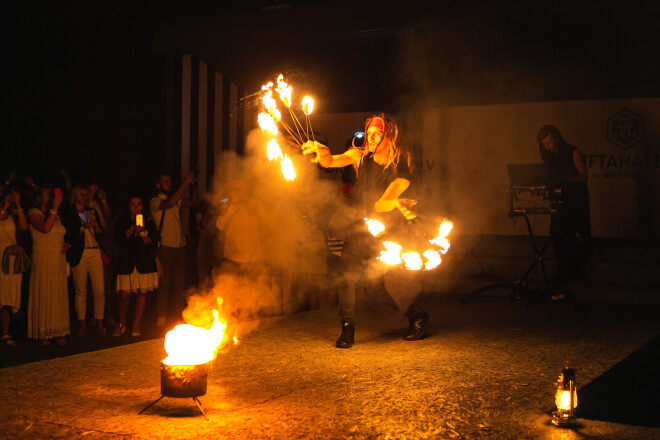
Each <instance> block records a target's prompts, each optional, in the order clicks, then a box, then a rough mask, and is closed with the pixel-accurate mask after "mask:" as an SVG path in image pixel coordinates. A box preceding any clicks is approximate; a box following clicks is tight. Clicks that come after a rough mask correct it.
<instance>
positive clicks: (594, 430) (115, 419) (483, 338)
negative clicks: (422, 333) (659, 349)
mask: <svg viewBox="0 0 660 440" xmlns="http://www.w3.org/2000/svg"><path fill="white" fill-rule="evenodd" d="M422 302H423V304H424V305H425V306H426V307H427V309H428V311H429V312H430V314H431V317H432V321H431V324H430V326H429V332H428V333H429V336H428V337H427V338H426V339H424V340H422V341H416V342H405V341H403V340H401V334H402V332H403V330H404V328H405V327H406V325H407V320H406V319H405V318H404V317H402V316H401V315H400V314H398V313H397V312H396V311H395V310H392V309H389V308H387V307H384V306H372V305H370V306H369V307H366V305H364V306H363V307H362V309H358V322H357V326H356V345H355V346H354V347H353V348H352V349H348V350H340V349H337V348H335V347H334V341H335V339H336V337H337V336H338V333H339V321H338V318H337V317H336V313H337V311H336V308H332V309H325V310H316V311H311V312H305V313H299V314H294V315H290V316H286V317H282V318H276V319H271V320H267V321H264V322H262V323H261V325H260V326H259V328H257V329H256V330H254V331H252V332H251V333H249V334H247V335H246V336H245V337H243V338H242V341H241V343H240V345H239V346H238V347H236V348H233V349H232V350H230V351H229V352H227V353H225V354H221V355H219V356H218V358H217V359H216V360H215V361H214V363H213V366H212V369H211V371H210V372H209V378H208V392H207V394H206V395H205V396H203V397H200V400H201V402H202V404H203V408H204V410H205V411H206V414H207V415H208V417H209V418H210V421H208V422H207V421H206V420H205V419H204V417H203V416H202V415H201V413H200V412H199V410H198V408H197V407H196V406H195V403H194V402H193V401H192V399H174V398H164V399H163V400H161V401H160V402H158V403H157V404H156V405H155V406H153V407H151V408H150V409H148V410H147V411H146V412H145V413H143V414H142V415H138V412H139V411H140V410H141V409H143V408H144V407H145V406H146V405H148V404H149V403H150V402H152V401H154V400H155V399H157V398H158V397H159V396H160V361H161V360H162V359H163V358H164V357H165V353H164V350H163V340H162V339H155V340H150V341H145V342H139V343H135V344H130V345H124V346H120V347H115V348H111V349H107V350H101V351H95V352H90V353H84V354H80V355H75V356H69V357H66V358H58V359H52V360H47V361H41V362H35V363H31V364H25V365H20V366H16V367H10V368H5V369H1V370H0V388H1V389H2V401H1V403H0V405H1V411H0V438H72V437H76V438H78V437H80V438H86V439H97V438H103V439H105V438H144V439H152V438H202V439H203V438H209V439H211V438H213V439H215V438H229V439H239V438H245V439H262V438H263V439H271V438H274V439H297V438H300V439H307V438H319V439H326V438H332V439H338V438H356V439H371V438H378V439H380V438H406V439H413V438H461V439H481V438H484V439H522V438H532V439H535V438H539V439H542V438H548V439H565V440H569V439H581V438H590V439H591V438H598V439H632V438H635V439H652V438H656V439H657V438H660V429H658V428H648V427H642V426H629V425H622V424H616V423H609V422H603V421H596V420H582V419H581V420H580V421H581V423H582V427H581V428H580V429H579V431H577V432H575V431H571V430H563V429H559V428H555V427H553V426H551V425H550V416H549V415H548V411H550V410H551V409H552V408H553V400H554V381H555V380H556V379H557V376H558V374H559V372H560V370H561V368H562V367H563V366H564V365H565V363H566V362H569V363H570V365H571V366H572V367H575V368H576V369H577V380H578V389H579V388H580V387H582V386H584V385H586V384H587V383H589V382H590V381H592V380H594V379H596V378H597V377H598V376H600V375H601V374H603V373H604V372H606V371H607V370H609V369H610V368H611V367H613V366H614V365H615V364H617V363H618V362H619V361H621V360H622V359H624V358H626V357H627V356H628V355H630V354H631V353H633V352H634V351H635V350H637V349H638V348H639V347H641V346H642V345H643V344H644V343H646V342H647V341H649V340H650V339H651V338H653V337H654V336H655V335H656V334H658V332H659V331H660V323H659V322H658V319H657V318H658V309H657V308H655V309H654V308H649V307H640V306H627V305H614V304H602V305H592V306H590V307H589V308H588V309H587V310H582V311H575V310H574V308H573V304H571V303H552V304H550V303H543V304H536V305H531V306H525V305H523V304H522V303H520V302H510V301H508V300H504V299H498V300H494V299H490V300H489V299H481V300H477V301H475V302H474V303H470V304H467V305H461V304H459V303H458V301H457V297H451V296H427V297H424V298H423V301H422ZM578 395H579V394H578ZM612 398H613V399H615V398H616V396H612Z"/></svg>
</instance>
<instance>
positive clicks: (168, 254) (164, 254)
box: [150, 171, 197, 326]
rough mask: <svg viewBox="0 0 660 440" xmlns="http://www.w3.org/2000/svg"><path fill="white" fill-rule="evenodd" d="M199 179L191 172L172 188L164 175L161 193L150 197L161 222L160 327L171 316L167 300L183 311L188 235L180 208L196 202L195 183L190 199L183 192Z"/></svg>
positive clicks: (159, 182) (160, 183)
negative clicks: (174, 189) (185, 232)
mask: <svg viewBox="0 0 660 440" xmlns="http://www.w3.org/2000/svg"><path fill="white" fill-rule="evenodd" d="M196 182H197V172H195V171H193V172H191V173H189V174H188V175H187V176H186V177H185V178H184V179H183V182H181V185H180V186H179V187H178V188H177V189H176V191H173V190H172V189H173V188H174V187H173V186H172V178H171V177H170V176H169V175H168V174H161V175H160V176H159V177H158V182H156V188H158V195H157V196H156V197H154V198H152V199H151V202H150V208H151V213H152V214H153V218H154V222H155V224H157V225H159V226H158V230H159V232H160V239H161V241H160V248H159V250H158V254H159V257H160V261H161V264H162V267H163V279H162V281H161V284H160V289H159V290H158V300H157V308H158V320H157V321H156V325H157V326H164V325H165V323H166V320H167V315H168V307H167V306H168V302H169V300H170V299H173V300H174V309H175V311H176V314H179V313H181V312H182V311H183V308H184V306H185V304H184V290H185V284H186V282H185V278H186V261H187V255H186V237H185V234H184V232H183V227H182V225H181V213H180V210H181V208H186V207H190V206H192V205H194V204H195V203H197V186H196V185H193V186H192V191H191V192H192V194H191V197H190V198H189V199H184V198H183V192H184V191H185V189H186V187H188V185H190V184H191V183H196Z"/></svg>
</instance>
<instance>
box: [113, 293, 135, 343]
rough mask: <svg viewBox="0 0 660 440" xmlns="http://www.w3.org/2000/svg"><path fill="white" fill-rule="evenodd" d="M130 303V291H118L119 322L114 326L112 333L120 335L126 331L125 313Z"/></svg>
mask: <svg viewBox="0 0 660 440" xmlns="http://www.w3.org/2000/svg"><path fill="white" fill-rule="evenodd" d="M130 303H131V292H127V291H126V290H120V291H119V324H118V325H117V327H115V331H114V332H113V335H115V336H121V335H122V334H123V333H124V332H125V331H126V314H127V313H128V306H129V305H130Z"/></svg>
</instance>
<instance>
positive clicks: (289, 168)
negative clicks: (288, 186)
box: [282, 156, 296, 181]
mask: <svg viewBox="0 0 660 440" xmlns="http://www.w3.org/2000/svg"><path fill="white" fill-rule="evenodd" d="M282 175H284V179H285V180H288V181H291V180H294V179H295V178H296V171H295V170H294V169H293V162H291V158H290V157H289V156H284V159H282Z"/></svg>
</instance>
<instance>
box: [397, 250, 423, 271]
mask: <svg viewBox="0 0 660 440" xmlns="http://www.w3.org/2000/svg"><path fill="white" fill-rule="evenodd" d="M401 259H402V260H403V261H404V263H405V265H406V269H409V270H420V269H421V268H422V257H421V256H420V255H419V254H418V253H417V252H406V253H404V254H403V255H401Z"/></svg>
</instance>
